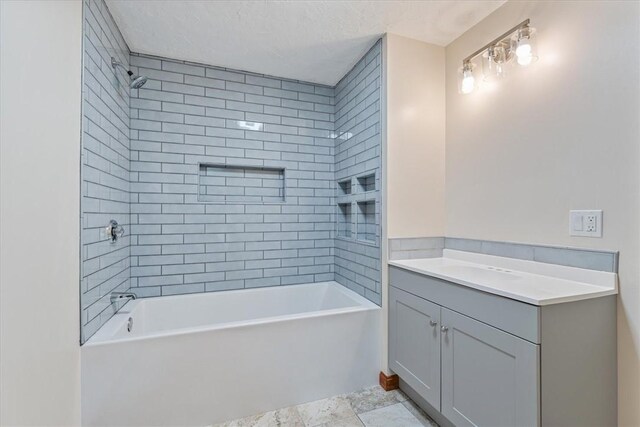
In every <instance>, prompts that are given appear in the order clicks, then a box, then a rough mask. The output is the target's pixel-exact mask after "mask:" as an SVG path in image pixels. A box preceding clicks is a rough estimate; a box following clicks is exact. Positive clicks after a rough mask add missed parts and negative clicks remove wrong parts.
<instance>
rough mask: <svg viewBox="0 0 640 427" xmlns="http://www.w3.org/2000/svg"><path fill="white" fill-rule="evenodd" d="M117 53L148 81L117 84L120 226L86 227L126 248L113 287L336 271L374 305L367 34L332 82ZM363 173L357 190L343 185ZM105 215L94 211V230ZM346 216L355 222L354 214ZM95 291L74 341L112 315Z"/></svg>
mask: <svg viewBox="0 0 640 427" xmlns="http://www.w3.org/2000/svg"><path fill="white" fill-rule="evenodd" d="M95 3H97V4H99V5H100V6H99V7H101V8H104V10H106V7H105V6H104V3H102V0H100V1H99V2H95ZM91 7H95V6H94V2H93V1H91V5H90V6H89V8H91ZM85 8H87V7H85ZM108 18H109V24H108V27H109V28H116V27H115V24H114V23H113V21H111V20H110V19H111V17H110V16H109V17H108ZM85 50H86V48H85ZM105 55H106V53H105ZM105 55H103V56H105ZM127 59H128V60H129V62H130V66H131V68H132V71H133V72H134V73H139V74H142V75H146V76H148V77H149V80H148V82H147V83H146V84H145V86H144V87H142V88H141V89H139V90H131V91H130V92H129V93H130V110H129V116H130V117H129V122H128V123H126V119H124V120H123V122H124V123H125V124H126V125H128V127H129V129H130V133H129V136H130V147H127V149H126V150H124V152H125V153H126V155H127V156H128V157H126V159H127V169H126V171H127V172H128V178H129V180H128V181H125V180H124V179H123V181H124V182H126V185H127V187H126V188H127V190H128V193H127V196H128V197H129V200H128V201H129V203H126V200H125V201H121V204H120V205H118V208H119V209H120V210H122V212H123V213H124V214H126V215H128V214H130V222H131V226H130V227H128V229H127V235H126V237H125V238H124V239H122V240H120V241H118V242H117V243H115V244H111V243H109V242H105V241H104V240H102V241H97V240H99V238H100V236H99V235H98V234H95V239H96V245H99V246H100V248H101V249H102V250H109V251H119V250H122V251H123V253H126V254H127V255H126V257H125V259H126V262H127V267H128V266H129V264H128V263H129V262H130V265H131V267H130V270H126V271H127V272H126V273H122V275H123V276H122V277H123V279H126V282H123V283H124V284H123V285H121V286H120V287H119V288H118V289H119V290H120V289H122V290H124V289H123V288H125V287H126V286H128V285H129V280H130V286H131V288H132V289H131V290H132V291H133V292H135V293H136V294H137V295H138V296H140V297H150V296H159V295H173V294H184V293H192V292H209V291H219V290H227V289H242V288H251V287H259V286H278V285H288V284H299V283H309V282H320V281H328V280H336V281H338V282H340V283H342V284H343V285H345V286H347V287H349V288H351V289H353V290H355V291H356V292H358V293H360V294H362V295H364V296H366V297H367V298H368V299H370V300H372V301H374V302H376V303H378V304H380V300H381V295H380V294H381V292H380V231H379V230H380V227H379V224H380V219H379V216H380V215H379V212H380V205H379V193H380V192H379V188H380V186H379V179H380V100H379V96H380V95H379V93H380V81H381V76H380V73H381V63H380V61H381V43H380V42H378V43H376V45H375V46H374V47H372V49H371V50H370V51H369V52H368V53H367V54H366V55H365V56H364V57H363V58H362V59H361V60H360V61H359V62H358V63H357V64H356V65H355V66H354V68H353V69H352V70H351V71H350V72H349V73H348V74H347V75H346V76H345V77H344V78H343V79H342V80H341V81H340V82H339V83H338V85H337V86H336V87H335V88H334V87H328V86H322V85H316V84H312V83H306V82H299V81H291V80H286V79H279V78H276V77H270V76H263V75H259V74H253V73H247V72H241V71H235V70H229V69H223V68H219V67H213V66H206V65H201V64H193V63H185V62H182V61H177V60H172V59H167V58H158V57H152V56H147V55H139V54H135V53H132V54H131V55H130V56H129V58H127ZM103 68H104V66H103ZM85 74H87V71H85ZM85 78H86V77H85ZM122 87H125V88H126V86H121V87H120V89H122ZM127 90H128V89H127ZM127 101H128V99H127ZM86 103H87V101H86V100H85V104H86ZM127 143H128V141H127ZM129 160H130V161H129ZM85 169H86V165H85ZM365 176H369V177H370V178H369V180H368V181H366V180H365V181H366V182H368V183H369V186H368V187H367V188H368V191H364V188H358V187H357V186H356V183H358V182H365V181H363V180H360V181H358V177H360V178H362V177H365ZM345 179H349V180H351V182H353V183H354V184H353V185H354V190H355V191H354V192H353V194H352V196H350V197H351V198H350V199H349V203H352V204H353V215H352V216H351V218H350V220H351V221H352V222H353V224H352V227H351V228H352V229H353V234H352V235H351V236H350V237H348V238H347V237H341V238H337V237H336V230H337V220H338V215H337V212H338V211H339V208H338V205H337V202H338V200H340V201H341V203H342V202H344V196H341V195H339V193H338V188H339V185H338V181H343V180H345ZM372 180H373V181H372ZM124 182H123V185H124ZM371 183H372V184H371ZM118 194H120V193H118ZM124 194H125V193H122V195H124ZM358 202H361V203H360V204H358ZM365 202H367V203H366V204H365ZM105 206H109V207H111V205H105ZM87 207H88V205H87V204H86V203H85V202H84V201H83V212H86V211H87ZM112 212H113V214H115V212H117V211H115V210H113V211H108V212H105V213H108V214H107V215H101V216H100V217H98V218H96V221H95V223H94V225H95V226H96V227H98V228H96V233H97V232H99V231H100V229H101V228H104V226H106V223H107V222H108V220H109V219H110V215H111V214H112ZM356 214H361V216H362V215H364V214H366V218H365V217H364V216H362V220H361V221H360V222H358V223H356V220H357V218H358V217H359V216H358V215H356ZM116 219H117V220H118V221H119V222H120V220H119V219H118V218H116ZM128 220H129V218H128V217H127V218H126V220H125V219H123V221H124V223H125V224H127V223H128ZM103 223H104V224H103ZM358 229H360V230H366V233H365V232H364V231H362V232H361V233H358V232H357V230H358ZM129 241H130V243H131V246H130V249H129V248H128V242H129ZM83 243H84V244H85V246H86V244H87V243H88V242H87V241H86V240H85V241H84V242H83ZM129 251H130V256H129ZM127 275H128V277H125V276H127ZM98 289H99V294H98V295H100V296H101V297H102V299H101V301H102V302H103V303H101V305H100V309H101V310H102V311H99V312H100V313H103V314H102V315H98V317H95V311H98V310H92V311H91V313H92V314H93V316H91V315H89V311H90V310H91V309H90V308H87V309H86V310H84V311H85V312H86V313H83V315H84V317H83V325H86V326H85V334H84V337H85V339H87V338H89V337H90V336H91V335H92V334H93V333H94V332H95V330H97V328H98V327H99V326H100V325H102V324H103V323H104V322H105V321H106V320H107V319H108V318H109V317H110V316H111V315H112V314H113V309H112V308H111V307H107V306H106V305H105V304H106V302H108V295H107V294H108V293H109V292H110V291H111V289H110V288H109V287H108V286H107V287H102V286H100V287H99V288H98ZM83 291H84V288H83ZM86 295H87V293H85V292H83V307H85V301H88V299H87V298H86ZM105 296H106V297H105Z"/></svg>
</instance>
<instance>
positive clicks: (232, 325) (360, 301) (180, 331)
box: [82, 281, 382, 347]
mask: <svg viewBox="0 0 640 427" xmlns="http://www.w3.org/2000/svg"><path fill="white" fill-rule="evenodd" d="M299 286H330V287H333V288H335V289H338V290H339V291H340V292H342V293H346V294H348V296H349V298H352V299H354V301H355V302H356V303H357V305H354V306H349V307H343V308H333V309H325V310H315V311H305V312H301V313H293V314H284V315H279V316H269V317H260V318H257V319H251V320H237V321H233V322H223V323H215V324H208V325H202V326H195V327H193V326H192V327H186V328H176V329H167V330H163V331H158V332H153V333H149V334H145V335H139V336H133V337H123V338H104V339H103V338H100V335H99V333H100V331H101V330H103V334H104V333H107V332H106V329H114V332H115V329H116V328H118V327H119V326H120V325H121V324H123V323H126V322H127V321H128V319H129V316H130V314H131V313H132V312H133V311H134V310H135V309H136V308H137V307H138V305H139V304H141V303H143V302H145V300H148V299H149V300H155V299H169V298H171V299H175V298H181V297H193V296H194V295H200V294H202V295H207V296H210V295H219V294H226V293H246V292H251V291H256V290H267V289H272V288H273V289H282V288H294V287H299ZM127 308H128V309H127ZM125 309H127V310H125ZM381 309H382V307H381V306H378V305H377V304H375V303H373V302H371V301H369V300H368V299H366V298H365V297H363V296H362V295H360V294H358V293H357V292H355V291H353V290H352V289H349V288H347V287H346V286H343V285H341V284H340V283H338V282H336V281H325V282H316V283H313V282H312V283H301V284H292V285H281V286H268V287H262V288H249V289H247V288H243V289H230V290H227V291H218V292H197V293H191V294H180V295H164V296H158V297H149V298H144V299H140V300H135V301H130V302H127V303H126V304H125V305H123V306H122V307H121V308H120V310H118V312H117V313H116V314H114V315H113V316H112V317H111V318H110V319H109V320H108V321H107V322H106V323H105V324H104V325H102V327H100V329H98V331H96V333H95V334H94V335H93V336H92V337H91V338H89V339H88V340H87V341H86V342H85V343H84V344H83V345H82V347H99V346H104V345H110V344H120V343H132V342H140V341H148V340H157V339H160V338H166V337H169V336H182V335H189V334H197V333H203V332H209V331H216V330H222V329H238V328H248V327H252V326H257V325H263V324H268V323H281V322H286V321H289V320H295V319H308V318H309V319H310V318H318V317H327V316H335V315H340V314H350V313H357V312H362V311H373V310H381ZM116 325H117V326H116ZM95 339H98V340H97V341H96V340H95Z"/></svg>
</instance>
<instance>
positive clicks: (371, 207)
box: [356, 200, 377, 243]
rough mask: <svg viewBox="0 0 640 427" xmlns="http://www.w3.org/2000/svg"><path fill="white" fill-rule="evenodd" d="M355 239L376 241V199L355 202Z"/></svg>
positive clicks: (369, 241)
mask: <svg viewBox="0 0 640 427" xmlns="http://www.w3.org/2000/svg"><path fill="white" fill-rule="evenodd" d="M356 215H357V218H356V224H357V225H356V227H357V230H356V232H357V234H356V239H357V240H361V241H364V242H367V243H376V237H377V233H376V231H377V227H376V201H375V200H363V201H360V202H357V213H356Z"/></svg>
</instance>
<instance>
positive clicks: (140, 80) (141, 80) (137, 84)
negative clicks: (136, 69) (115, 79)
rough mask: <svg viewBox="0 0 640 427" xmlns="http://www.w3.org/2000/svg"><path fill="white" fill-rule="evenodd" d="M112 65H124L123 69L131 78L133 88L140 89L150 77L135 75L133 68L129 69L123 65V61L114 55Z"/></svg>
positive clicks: (130, 84)
mask: <svg viewBox="0 0 640 427" xmlns="http://www.w3.org/2000/svg"><path fill="white" fill-rule="evenodd" d="M111 66H112V67H113V68H116V67H122V69H123V70H125V71H126V72H127V74H128V75H129V78H130V79H131V82H130V83H129V87H130V88H131V89H140V88H141V87H142V86H144V84H145V83H146V82H147V79H148V77H145V76H137V75H134V74H133V72H132V71H131V70H127V69H126V68H125V67H124V65H122V63H121V62H120V61H118V60H117V59H116V58H114V57H113V56H112V57H111Z"/></svg>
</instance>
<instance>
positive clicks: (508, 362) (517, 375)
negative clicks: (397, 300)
mask: <svg viewBox="0 0 640 427" xmlns="http://www.w3.org/2000/svg"><path fill="white" fill-rule="evenodd" d="M442 328H443V330H442V411H441V412H442V414H443V415H444V416H446V417H447V418H448V419H449V420H451V421H452V422H453V423H454V424H455V425H456V426H491V427H498V426H518V427H524V426H537V425H539V424H540V421H539V420H540V415H539V414H540V410H539V404H540V403H539V392H540V389H539V357H540V356H539V347H538V346H537V345H535V344H532V343H530V342H528V341H525V340H523V339H520V338H518V337H515V336H513V335H511V334H508V333H506V332H503V331H501V330H499V329H496V328H493V327H491V326H489V325H486V324H484V323H481V322H478V321H476V320H473V319H471V318H469V317H466V316H463V315H461V314H459V313H456V312H453V311H451V310H448V309H446V308H442Z"/></svg>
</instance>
